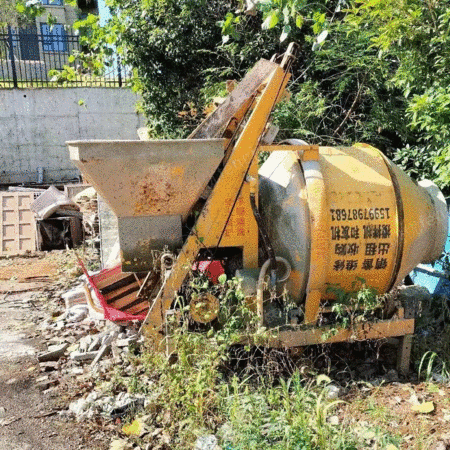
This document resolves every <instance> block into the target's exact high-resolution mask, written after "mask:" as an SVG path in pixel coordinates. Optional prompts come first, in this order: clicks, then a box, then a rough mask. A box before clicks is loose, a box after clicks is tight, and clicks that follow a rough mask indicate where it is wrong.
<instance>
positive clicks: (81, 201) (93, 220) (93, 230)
mask: <svg viewBox="0 0 450 450" xmlns="http://www.w3.org/2000/svg"><path fill="white" fill-rule="evenodd" d="M73 201H74V202H75V203H76V204H77V205H78V206H79V207H80V211H81V213H82V214H83V230H84V233H85V236H86V238H88V239H95V238H97V237H98V235H99V218H98V202H97V192H96V191H95V189H94V188H93V187H89V188H86V189H85V190H83V191H81V192H79V193H78V194H76V195H75V196H74V197H73Z"/></svg>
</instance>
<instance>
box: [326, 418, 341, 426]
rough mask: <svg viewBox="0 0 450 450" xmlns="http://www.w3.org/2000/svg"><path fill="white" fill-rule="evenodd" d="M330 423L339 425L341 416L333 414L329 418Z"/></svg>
mask: <svg viewBox="0 0 450 450" xmlns="http://www.w3.org/2000/svg"><path fill="white" fill-rule="evenodd" d="M328 423H329V424H330V425H339V417H338V416H331V417H329V418H328Z"/></svg>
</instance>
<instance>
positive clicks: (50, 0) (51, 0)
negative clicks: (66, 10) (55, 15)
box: [42, 0, 64, 6]
mask: <svg viewBox="0 0 450 450" xmlns="http://www.w3.org/2000/svg"><path fill="white" fill-rule="evenodd" d="M42 4H43V5H52V6H63V5H64V0H42Z"/></svg>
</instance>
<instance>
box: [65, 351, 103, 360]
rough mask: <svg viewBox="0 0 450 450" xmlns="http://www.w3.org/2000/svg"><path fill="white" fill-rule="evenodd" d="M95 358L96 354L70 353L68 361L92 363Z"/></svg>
mask: <svg viewBox="0 0 450 450" xmlns="http://www.w3.org/2000/svg"><path fill="white" fill-rule="evenodd" d="M96 356H97V352H84V353H83V352H72V353H71V354H70V359H73V360H74V361H92V360H93V359H95V357H96Z"/></svg>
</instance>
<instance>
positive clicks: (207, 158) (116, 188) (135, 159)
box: [67, 139, 225, 271]
mask: <svg viewBox="0 0 450 450" xmlns="http://www.w3.org/2000/svg"><path fill="white" fill-rule="evenodd" d="M67 145H68V147H69V152H70V159H71V160H72V162H73V163H74V164H75V165H76V166H77V168H78V169H79V170H80V171H81V173H82V174H83V176H84V177H85V179H86V181H88V182H89V183H91V184H92V186H93V187H94V188H95V190H96V191H97V192H98V193H99V194H100V195H101V196H102V198H103V199H104V200H105V202H106V203H108V205H109V206H110V207H111V209H112V210H113V211H114V213H115V214H116V215H117V217H118V222H119V240H120V247H121V252H122V263H123V264H124V265H126V267H124V270H125V269H126V270H127V271H139V270H147V269H148V268H149V267H150V262H149V253H150V251H151V250H153V249H160V248H162V247H163V246H166V245H167V246H169V248H170V247H176V246H178V245H180V244H181V223H182V220H183V219H184V218H186V216H187V215H188V213H189V210H190V209H191V208H192V206H193V205H194V203H195V202H196V201H197V199H198V198H199V196H200V195H201V193H202V192H203V190H204V189H205V187H206V185H207V183H208V181H209V180H210V179H211V177H212V175H213V174H214V172H215V170H216V169H217V167H218V165H219V164H220V162H221V161H222V159H223V155H224V145H225V140H224V139H200V140H196V139H188V140H164V141H162V140H161V141H105V140H91V141H71V142H67Z"/></svg>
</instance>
